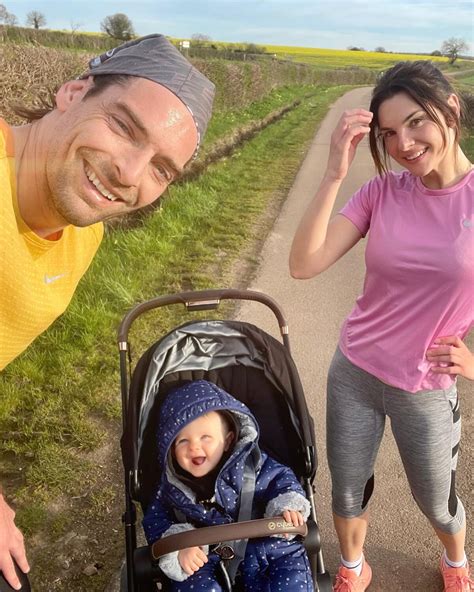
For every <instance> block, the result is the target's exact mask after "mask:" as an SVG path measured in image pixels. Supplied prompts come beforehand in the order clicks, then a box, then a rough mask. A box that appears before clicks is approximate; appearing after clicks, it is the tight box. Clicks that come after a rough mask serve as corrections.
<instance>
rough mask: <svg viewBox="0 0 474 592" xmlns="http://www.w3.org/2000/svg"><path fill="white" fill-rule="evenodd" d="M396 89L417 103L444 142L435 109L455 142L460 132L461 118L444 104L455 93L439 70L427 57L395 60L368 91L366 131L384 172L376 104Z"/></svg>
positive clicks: (443, 134) (445, 140) (380, 172)
mask: <svg viewBox="0 0 474 592" xmlns="http://www.w3.org/2000/svg"><path fill="white" fill-rule="evenodd" d="M400 92H404V93H406V94H407V95H408V96H409V97H411V98H412V99H413V100H414V101H415V102H416V103H418V105H420V107H421V108H422V109H423V110H424V111H425V112H426V114H427V115H428V117H429V118H430V119H431V120H432V121H434V122H435V123H436V125H437V126H438V127H439V129H440V131H441V135H442V138H443V145H444V146H446V143H447V137H446V132H445V129H444V127H443V121H442V120H441V119H440V117H439V115H438V113H437V111H438V112H440V113H441V114H442V115H443V117H444V119H445V122H446V124H447V125H449V126H450V127H452V128H453V129H454V133H455V142H459V139H460V136H461V123H460V119H461V118H460V116H458V115H457V113H456V112H455V111H454V110H453V109H452V108H451V107H450V105H449V104H448V98H449V96H450V95H452V94H456V93H455V92H454V89H453V87H452V86H451V84H450V83H449V82H448V80H447V79H446V78H445V77H444V76H443V74H442V73H441V71H440V70H439V69H438V68H437V67H436V66H435V65H434V64H433V63H432V62H430V61H428V60H417V61H413V62H399V63H398V64H396V65H395V66H393V68H390V70H387V71H386V72H383V73H382V75H381V77H380V78H379V80H378V82H377V84H376V86H375V88H374V90H373V92H372V100H371V102H370V107H369V109H370V111H372V113H373V114H374V117H373V120H372V124H371V127H370V133H369V143H370V151H371V153H372V158H373V159H374V163H375V166H376V168H377V171H378V173H379V174H384V173H386V172H387V170H388V168H389V167H388V163H387V158H388V155H387V151H386V149H385V145H384V142H383V139H379V138H378V132H379V117H378V115H379V108H380V105H381V104H382V103H383V102H384V101H386V100H387V99H390V98H392V97H393V96H394V95H396V94H398V93H400Z"/></svg>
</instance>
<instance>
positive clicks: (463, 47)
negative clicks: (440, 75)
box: [441, 37, 469, 64]
mask: <svg viewBox="0 0 474 592" xmlns="http://www.w3.org/2000/svg"><path fill="white" fill-rule="evenodd" d="M468 49H469V45H468V44H467V42H466V41H465V40H464V39H460V38H459V39H457V38H456V37H451V38H450V39H447V40H446V41H443V45H442V46H441V53H442V54H443V55H444V56H446V57H447V58H448V59H449V63H450V64H454V62H455V61H456V60H457V59H458V57H459V54H460V53H461V52H463V51H467V50H468Z"/></svg>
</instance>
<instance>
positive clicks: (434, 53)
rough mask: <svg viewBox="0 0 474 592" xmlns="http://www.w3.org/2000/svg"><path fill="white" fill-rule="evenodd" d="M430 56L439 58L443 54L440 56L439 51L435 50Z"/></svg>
mask: <svg viewBox="0 0 474 592" xmlns="http://www.w3.org/2000/svg"><path fill="white" fill-rule="evenodd" d="M430 55H432V56H439V57H441V56H442V55H443V54H442V53H441V52H440V51H439V49H435V50H434V51H432V52H431V53H430Z"/></svg>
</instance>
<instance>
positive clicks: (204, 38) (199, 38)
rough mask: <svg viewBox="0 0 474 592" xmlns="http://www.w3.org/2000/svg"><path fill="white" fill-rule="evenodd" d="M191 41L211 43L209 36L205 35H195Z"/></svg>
mask: <svg viewBox="0 0 474 592" xmlns="http://www.w3.org/2000/svg"><path fill="white" fill-rule="evenodd" d="M191 39H192V40H193V41H211V38H210V37H209V35H204V33H193V34H192V35H191Z"/></svg>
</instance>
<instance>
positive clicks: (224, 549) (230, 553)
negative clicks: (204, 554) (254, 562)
mask: <svg viewBox="0 0 474 592" xmlns="http://www.w3.org/2000/svg"><path fill="white" fill-rule="evenodd" d="M213 551H214V553H217V554H218V555H219V557H220V558H221V559H223V560H224V561H230V560H231V559H234V557H235V553H234V549H233V548H232V547H231V546H230V545H224V544H222V543H221V544H220V545H217V547H215V548H214V549H213Z"/></svg>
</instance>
